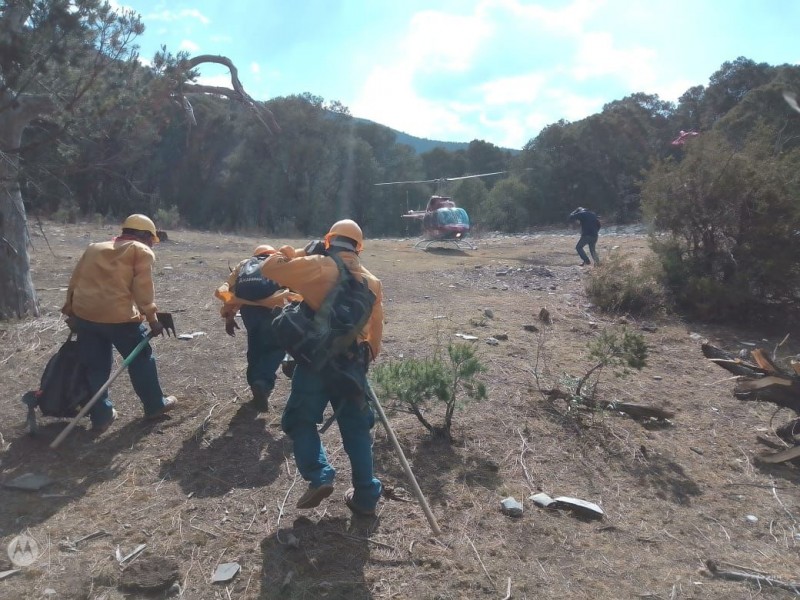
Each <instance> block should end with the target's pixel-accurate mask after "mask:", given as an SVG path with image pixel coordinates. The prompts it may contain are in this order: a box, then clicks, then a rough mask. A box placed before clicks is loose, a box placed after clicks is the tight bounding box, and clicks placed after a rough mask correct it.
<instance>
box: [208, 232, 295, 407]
mask: <svg viewBox="0 0 800 600" xmlns="http://www.w3.org/2000/svg"><path fill="white" fill-rule="evenodd" d="M271 254H275V248H273V247H272V246H270V245H268V244H262V245H260V246H257V247H256V249H255V250H254V251H253V256H252V257H251V258H246V259H244V260H243V261H241V262H240V263H239V264H238V265H236V268H234V270H233V271H232V272H231V274H230V276H229V277H228V280H227V281H226V282H225V283H223V284H222V285H221V286H219V287H218V288H217V289H216V291H215V292H214V295H215V296H216V297H217V298H219V299H220V300H222V302H223V305H222V308H221V309H220V314H221V315H222V318H223V319H225V332H226V333H227V334H228V335H230V336H234V335H236V331H235V330H236V329H239V326H238V325H237V323H236V318H235V317H236V313H237V311H238V312H239V314H241V316H242V322H243V323H244V328H245V330H246V331H247V384H248V385H249V386H250V391H251V392H252V394H253V397H252V406H253V408H254V409H255V410H257V411H258V412H266V411H267V410H269V397H270V395H271V394H272V390H273V388H274V387H275V379H276V375H275V373H276V371H277V369H278V367H279V366H280V364H281V361H282V360H283V357H284V355H285V352H284V350H283V348H281V347H280V346H279V345H278V344H277V343H276V341H275V335H274V333H273V331H272V319H273V318H274V316H275V314H274V309H276V308H280V307H281V306H283V305H284V303H285V302H294V301H300V300H302V297H301V296H299V295H298V294H293V293H292V292H290V291H289V290H287V289H282V288H281V287H280V286H279V285H278V284H277V283H275V282H274V281H272V280H270V279H266V278H265V277H264V276H263V275H262V274H261V266H262V263H263V262H264V261H265V260H266V259H267V257H268V256H270V255H271Z"/></svg>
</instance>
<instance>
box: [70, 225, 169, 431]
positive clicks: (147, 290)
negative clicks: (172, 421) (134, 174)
mask: <svg viewBox="0 0 800 600" xmlns="http://www.w3.org/2000/svg"><path fill="white" fill-rule="evenodd" d="M157 243H158V236H157V235H156V227H155V225H154V224H153V221H151V220H150V219H149V218H148V217H146V216H145V215H138V214H137V215H131V216H129V217H128V218H127V219H125V221H124V222H123V223H122V235H120V236H117V237H115V238H114V239H112V240H110V241H107V242H98V243H94V244H89V247H88V248H86V250H85V251H84V253H83V256H81V258H80V260H79V261H78V264H77V266H76V267H75V270H74V271H73V272H72V277H71V279H70V281H69V287H68V288H67V299H66V302H65V303H64V306H63V307H62V308H61V312H62V313H64V314H65V315H66V316H67V325H68V326H69V327H70V329H72V330H73V331H75V332H77V334H78V355H79V359H80V361H81V363H82V364H83V365H85V367H86V370H87V374H88V378H89V385H90V388H91V391H92V393H95V392H97V391H98V390H100V388H102V387H103V384H105V383H106V381H107V380H108V378H109V376H110V374H111V367H112V364H113V360H114V356H113V352H112V346H113V347H115V348H116V349H117V350H118V351H119V353H120V354H122V356H123V357H127V356H128V355H129V354H130V353H131V352H132V351H133V350H134V349H135V348H136V347H137V346H138V344H139V343H140V342H141V341H142V340H144V339H145V338H146V337H147V336H148V333H147V329H146V328H145V327H144V325H143V321H145V320H146V321H147V323H148V325H149V326H150V332H151V333H152V334H153V335H158V334H161V333H162V332H163V331H164V328H165V325H164V324H162V323H161V322H159V320H158V315H157V312H156V310H157V309H156V305H155V302H154V296H155V290H154V286H153V276H152V269H153V263H154V262H155V254H154V253H153V250H152V247H153V245H154V244H157ZM168 325H171V322H170V323H169V324H168ZM128 368H129V374H130V378H131V384H132V385H133V389H134V391H135V392H136V395H137V396H139V399H140V400H141V402H142V406H143V408H144V415H145V419H156V418H158V417H160V416H161V415H163V414H164V413H166V412H168V411H170V410H172V409H173V408H175V405H176V404H177V399H176V398H175V396H167V397H165V396H164V393H163V392H162V391H161V384H160V383H159V381H158V372H157V369H156V361H155V357H154V356H153V351H152V349H151V347H150V345H149V344H147V345H145V347H144V349H143V350H142V351H141V352H139V354H137V355H136V357H135V358H134V359H133V360H132V361H131V363H130V365H129V367H128ZM89 417H90V419H91V421H92V431H94V432H96V433H103V432H104V431H106V430H107V429H108V428H109V427H110V426H111V424H112V423H113V422H114V420H115V419H116V418H117V411H116V410H115V409H114V407H113V405H112V404H111V402H110V400H109V398H108V392H105V393H104V394H103V395H102V396H101V397H100V398H99V400H98V401H97V402H96V403H95V404H94V406H93V407H92V408H91V410H90V411H89Z"/></svg>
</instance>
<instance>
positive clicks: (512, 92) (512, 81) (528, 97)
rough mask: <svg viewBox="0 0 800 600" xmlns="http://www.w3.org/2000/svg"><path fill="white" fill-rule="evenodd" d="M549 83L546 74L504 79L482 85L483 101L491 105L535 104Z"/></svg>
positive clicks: (529, 74)
mask: <svg viewBox="0 0 800 600" xmlns="http://www.w3.org/2000/svg"><path fill="white" fill-rule="evenodd" d="M546 81H547V77H546V75H545V74H544V73H528V74H526V75H518V76H516V77H503V78H502V79H495V80H493V81H487V82H486V83H483V84H481V85H480V86H479V87H480V90H481V92H483V101H484V102H485V103H486V104H489V105H504V104H512V103H530V102H534V101H535V100H536V98H537V97H538V96H539V94H540V92H541V89H542V87H543V86H544V84H545V82H546Z"/></svg>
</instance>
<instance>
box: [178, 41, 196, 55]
mask: <svg viewBox="0 0 800 600" xmlns="http://www.w3.org/2000/svg"><path fill="white" fill-rule="evenodd" d="M178 49H179V50H186V51H187V52H189V53H194V52H197V51H198V50H199V49H200V46H199V45H198V44H196V43H195V42H193V41H192V40H181V43H180V45H179V46H178Z"/></svg>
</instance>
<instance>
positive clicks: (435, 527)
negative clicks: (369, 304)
mask: <svg viewBox="0 0 800 600" xmlns="http://www.w3.org/2000/svg"><path fill="white" fill-rule="evenodd" d="M367 393H368V394H369V397H370V400H371V401H372V404H373V406H374V407H375V410H376V411H377V412H378V417H379V418H380V420H381V423H383V426H384V427H385V428H386V433H388V434H389V439H390V440H391V442H392V446H394V450H395V452H397V458H399V459H400V464H401V465H402V466H403V471H405V472H406V477H407V478H408V481H409V483H411V487H412V488H413V489H414V495H415V496H416V497H417V500H419V503H420V504H421V505H422V510H423V512H424V513H425V518H426V519H428V525H430V526H431V531H433V533H434V535H441V534H442V531H441V529H439V524H438V523H437V522H436V517H434V516H433V512H431V507H430V505H428V501H427V500H426V499H425V496H424V495H423V493H422V490H421V489H420V487H419V484H418V483H417V478H416V477H414V472H413V471H412V470H411V466H410V465H409V464H408V461H407V460H406V455H405V454H403V449H402V448H401V447H400V442H398V441H397V437H396V436H395V434H394V431H393V430H392V426H391V425H389V420H388V419H387V418H386V413H384V412H383V407H382V406H381V403H380V402H378V397H377V396H376V395H375V392H374V391H373V389H372V386H371V385H370V383H369V381H367Z"/></svg>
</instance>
